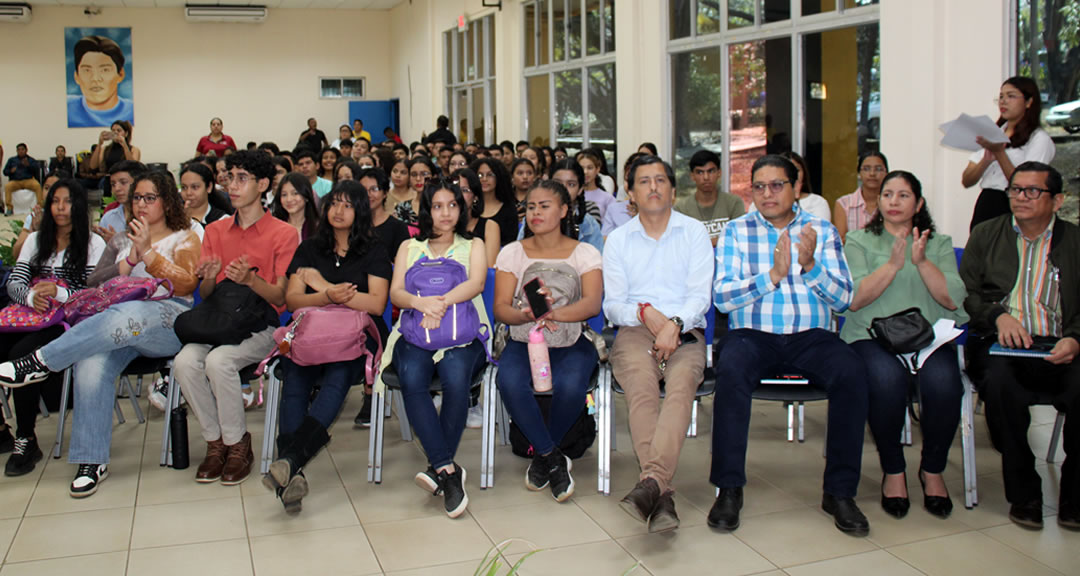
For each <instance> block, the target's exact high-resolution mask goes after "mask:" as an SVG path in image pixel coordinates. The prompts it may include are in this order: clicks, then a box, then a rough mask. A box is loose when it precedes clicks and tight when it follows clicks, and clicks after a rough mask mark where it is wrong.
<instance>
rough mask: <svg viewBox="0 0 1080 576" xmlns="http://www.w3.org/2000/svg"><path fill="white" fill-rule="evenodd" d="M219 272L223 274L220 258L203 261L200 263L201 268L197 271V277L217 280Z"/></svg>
mask: <svg viewBox="0 0 1080 576" xmlns="http://www.w3.org/2000/svg"><path fill="white" fill-rule="evenodd" d="M218 272H221V259H220V258H208V259H206V260H203V261H202V262H199V267H198V268H196V269H195V275H196V276H198V277H199V278H217V275H218Z"/></svg>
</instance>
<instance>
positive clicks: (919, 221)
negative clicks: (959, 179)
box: [866, 170, 937, 238]
mask: <svg viewBox="0 0 1080 576" xmlns="http://www.w3.org/2000/svg"><path fill="white" fill-rule="evenodd" d="M895 178H899V179H901V180H903V181H904V182H906V183H907V185H908V186H910V187H911V193H912V194H914V195H915V202H916V203H918V202H919V200H922V198H923V195H922V183H921V182H919V179H918V178H916V177H915V175H914V174H912V173H911V172H907V171H905V170H893V171H892V172H889V173H888V174H886V175H885V179H884V180H882V181H881V189H882V190H885V185H886V184H888V183H889V180H893V179H895ZM911 225H912V226H914V227H915V228H918V229H919V231H920V232H921V231H923V230H929V231H930V234H929V235H928V236H927V237H928V238H933V237H934V232H936V231H937V228H935V227H934V219H933V218H931V217H930V210H929V209H927V207H926V202H923V205H922V208H919V211H918V212H916V213H915V216H914V217H912V219H911ZM866 230H867V231H868V232H870V233H871V234H873V235H875V236H881V233H882V232H884V231H885V217H884V216H882V215H881V210H878V211H877V212H876V213H875V214H874V217H873V218H872V219H871V220H870V223H869V224H867V225H866Z"/></svg>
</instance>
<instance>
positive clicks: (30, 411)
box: [0, 179, 105, 476]
mask: <svg viewBox="0 0 1080 576" xmlns="http://www.w3.org/2000/svg"><path fill="white" fill-rule="evenodd" d="M38 221H40V225H39V230H38V231H36V232H32V233H31V234H29V236H28V237H27V239H26V244H25V246H24V247H25V249H24V250H23V251H22V252H21V253H20V254H19V257H18V260H17V261H16V262H15V269H14V270H12V272H11V276H10V277H9V278H8V281H7V293H8V297H9V298H10V299H11V302H12V303H13V304H21V305H23V306H28V307H31V308H33V309H34V310H36V311H38V312H44V311H45V310H47V309H48V308H49V307H50V306H51V305H55V304H56V303H63V302H66V301H67V300H68V298H69V297H70V296H71V294H72V293H74V292H75V291H77V290H81V289H83V288H85V287H86V285H87V279H88V278H89V277H90V274H92V273H93V272H94V266H95V265H96V264H97V261H98V259H99V258H101V254H102V253H103V252H104V251H105V241H104V240H102V239H101V237H100V236H98V235H97V234H93V233H92V232H90V215H89V208H88V207H87V200H86V191H85V190H83V188H82V186H80V185H79V184H78V183H77V182H75V181H74V180H71V179H67V180H59V181H57V182H55V183H54V184H53V185H52V186H51V187H50V188H49V191H48V194H46V196H45V207H44V209H43V210H42V212H41V215H40V216H39V217H38ZM63 334H64V326H63V325H61V324H58V325H55V326H49V327H47V328H42V329H39V330H35V331H28V332H3V333H0V350H3V352H2V354H3V358H4V359H5V360H7V362H4V363H3V364H0V385H3V386H9V387H16V388H15V391H14V396H15V419H16V423H17V424H18V429H17V430H16V431H15V438H14V439H12V437H11V431H10V428H9V427H8V426H7V424H5V423H3V422H2V420H3V416H2V414H0V425H2V426H3V429H2V430H0V449H3V448H6V450H3V451H4V452H12V454H11V457H10V458H9V459H8V461H7V465H6V466H5V468H4V475H5V476H23V475H25V474H29V473H30V472H31V471H33V470H34V466H35V464H36V463H37V462H38V461H39V460H41V458H42V453H41V449H40V447H39V446H38V442H37V435H36V433H35V432H34V428H35V425H36V421H37V416H38V404H39V402H40V399H41V398H42V396H43V395H44V396H45V397H47V398H50V399H51V400H55V399H56V398H59V392H60V387H61V386H62V385H63V377H62V376H61V375H60V374H59V373H56V374H50V373H51V370H49V369H48V368H44V367H43V366H42V365H41V362H39V361H38V360H37V359H36V358H34V355H33V353H34V351H36V350H37V349H38V348H40V347H41V346H43V345H45V344H48V343H49V342H51V341H53V340H55V339H56V338H59V337H60V336H62V335H63ZM64 367H66V366H64ZM64 367H60V368H58V369H57V372H59V371H62V370H63V368H64ZM57 404H58V403H57Z"/></svg>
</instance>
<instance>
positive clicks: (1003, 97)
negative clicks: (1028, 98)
mask: <svg viewBox="0 0 1080 576" xmlns="http://www.w3.org/2000/svg"><path fill="white" fill-rule="evenodd" d="M1023 99H1024V95H1023V94H998V97H997V98H994V99H993V100H992V102H993V103H994V104H998V103H1000V102H1002V101H1003V100H1023Z"/></svg>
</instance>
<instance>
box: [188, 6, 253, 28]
mask: <svg viewBox="0 0 1080 576" xmlns="http://www.w3.org/2000/svg"><path fill="white" fill-rule="evenodd" d="M267 12H268V10H267V9H266V6H225V5H219V4H188V5H186V6H184V17H185V18H186V19H187V21H188V22H230V23H239V24H258V23H260V22H264V21H265V20H266V14H267Z"/></svg>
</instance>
